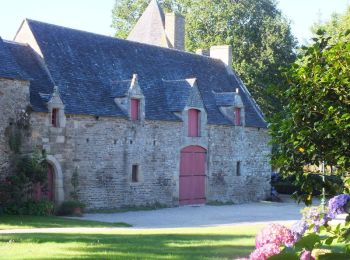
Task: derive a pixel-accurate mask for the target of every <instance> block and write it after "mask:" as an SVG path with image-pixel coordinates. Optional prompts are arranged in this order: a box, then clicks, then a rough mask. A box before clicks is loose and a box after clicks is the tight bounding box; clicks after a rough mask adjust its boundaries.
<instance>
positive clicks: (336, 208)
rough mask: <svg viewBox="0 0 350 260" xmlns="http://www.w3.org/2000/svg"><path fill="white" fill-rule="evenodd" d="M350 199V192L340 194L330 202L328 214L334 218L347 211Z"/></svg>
mask: <svg viewBox="0 0 350 260" xmlns="http://www.w3.org/2000/svg"><path fill="white" fill-rule="evenodd" d="M349 201H350V195H349V194H340V195H338V196H335V197H333V198H331V199H330V200H329V202H328V215H329V217H330V218H332V219H334V218H335V217H336V216H337V215H339V214H343V213H345V206H346V204H348V202H349Z"/></svg>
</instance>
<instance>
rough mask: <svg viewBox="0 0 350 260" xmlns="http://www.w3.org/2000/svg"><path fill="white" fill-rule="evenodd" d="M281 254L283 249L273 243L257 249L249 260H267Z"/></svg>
mask: <svg viewBox="0 0 350 260" xmlns="http://www.w3.org/2000/svg"><path fill="white" fill-rule="evenodd" d="M280 252H281V248H280V247H279V246H278V245H276V244H273V243H270V244H264V245H263V246H261V247H258V248H256V249H255V250H254V251H253V252H252V253H251V254H250V256H249V260H266V259H268V258H269V257H270V256H273V255H277V254H279V253H280Z"/></svg>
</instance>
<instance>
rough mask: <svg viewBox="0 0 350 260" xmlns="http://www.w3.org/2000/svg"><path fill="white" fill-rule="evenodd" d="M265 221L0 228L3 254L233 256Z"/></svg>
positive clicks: (245, 249) (248, 245) (250, 244)
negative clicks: (20, 230)
mask: <svg viewBox="0 0 350 260" xmlns="http://www.w3.org/2000/svg"><path fill="white" fill-rule="evenodd" d="M260 228H262V226H261V225H249V226H234V227H209V228H180V229H149V230H137V229H119V230H109V231H108V230H103V231H101V230H99V231H96V230H94V231H82V232H78V231H74V230H71V231H70V232H59V233H40V234H0V252H1V253H0V254H1V256H0V258H1V259H77V258H78V259H233V258H235V257H238V256H247V255H249V253H250V252H251V251H252V250H253V248H254V237H255V234H256V233H257V231H258V230H259V229H260Z"/></svg>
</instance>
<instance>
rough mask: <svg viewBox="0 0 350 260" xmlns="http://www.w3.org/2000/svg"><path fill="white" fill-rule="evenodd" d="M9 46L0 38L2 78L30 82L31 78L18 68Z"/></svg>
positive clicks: (0, 73)
mask: <svg viewBox="0 0 350 260" xmlns="http://www.w3.org/2000/svg"><path fill="white" fill-rule="evenodd" d="M6 45H7V44H6V43H5V42H4V41H3V40H2V39H1V38H0V77H2V78H8V79H18V80H29V79H30V77H29V76H28V75H27V74H26V73H25V72H24V71H23V70H22V69H21V68H20V67H19V66H18V64H17V62H16V61H15V59H14V57H13V56H12V53H11V52H10V50H9V49H8V48H7V46H6Z"/></svg>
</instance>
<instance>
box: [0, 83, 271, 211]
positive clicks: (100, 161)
mask: <svg viewBox="0 0 350 260" xmlns="http://www.w3.org/2000/svg"><path fill="white" fill-rule="evenodd" d="M27 105H28V84H27V83H26V82H21V81H10V80H0V109H1V111H2V113H0V169H1V173H3V172H8V169H9V164H8V154H9V148H8V140H7V139H6V134H5V132H6V129H7V128H8V126H9V122H10V120H11V118H13V119H14V118H15V116H16V113H18V111H21V110H23V109H25V108H26V106H27ZM203 115H204V114H203ZM182 116H183V118H184V123H182V122H166V121H150V120H145V121H141V122H132V121H129V120H127V119H123V118H115V117H113V118H109V117H93V116H78V115H66V124H65V126H64V127H52V126H51V120H50V114H49V113H36V112H33V113H32V114H31V120H30V124H31V128H30V129H31V132H30V136H28V138H27V139H25V142H24V143H23V147H22V150H23V152H25V153H30V152H32V151H33V150H34V149H45V150H46V152H47V154H48V161H49V163H51V164H53V166H54V169H55V174H56V177H55V185H56V190H55V196H56V199H57V201H58V202H62V201H63V200H64V199H69V197H70V192H71V190H72V187H71V176H72V173H73V172H74V170H75V169H77V170H78V173H79V177H80V187H79V189H80V191H79V195H80V198H81V200H82V201H83V202H85V203H86V204H87V205H88V207H89V208H117V207H122V206H134V205H145V204H154V203H161V204H166V205H169V206H175V205H178V194H179V166H180V152H181V149H182V148H184V147H186V146H188V145H200V146H202V147H204V148H205V149H207V154H208V155H207V182H206V183H207V184H206V196H207V201H220V202H235V203H242V202H247V201H254V200H259V199H264V198H266V197H267V196H268V195H269V193H270V184H269V180H270V172H271V169H270V165H269V163H268V162H269V158H268V155H269V153H270V146H269V145H268V141H269V136H268V134H267V131H266V129H257V128H248V127H242V126H230V127H229V126H217V125H206V124H205V123H206V120H202V122H203V123H204V125H202V127H201V137H187V134H186V133H187V131H186V127H187V117H186V116H185V115H182ZM237 161H240V162H241V175H240V176H236V165H237ZM133 164H136V165H139V169H140V178H139V179H140V181H139V182H136V183H133V182H132V179H131V172H132V165H133Z"/></svg>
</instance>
